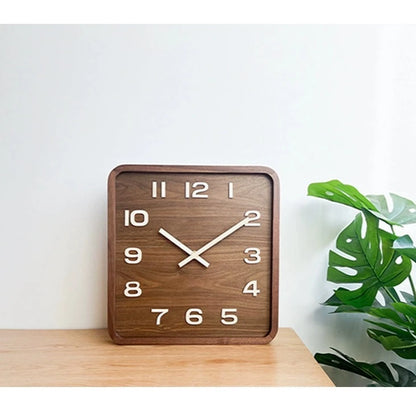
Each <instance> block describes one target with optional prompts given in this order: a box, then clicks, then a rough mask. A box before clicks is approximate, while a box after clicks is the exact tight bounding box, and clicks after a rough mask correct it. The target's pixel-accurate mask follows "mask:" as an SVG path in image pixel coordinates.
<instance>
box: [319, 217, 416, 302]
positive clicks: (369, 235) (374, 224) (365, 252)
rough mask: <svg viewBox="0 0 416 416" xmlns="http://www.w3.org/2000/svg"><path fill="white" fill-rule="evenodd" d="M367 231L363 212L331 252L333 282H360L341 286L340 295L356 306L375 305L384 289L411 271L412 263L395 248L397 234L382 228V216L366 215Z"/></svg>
mask: <svg viewBox="0 0 416 416" xmlns="http://www.w3.org/2000/svg"><path fill="white" fill-rule="evenodd" d="M364 218H365V221H366V224H365V225H366V232H365V235H364V237H363V236H362V235H361V233H362V228H363V215H361V214H358V215H357V216H356V217H355V219H354V220H353V221H352V223H351V224H350V225H348V226H347V227H346V228H345V229H344V230H343V231H341V233H340V234H339V236H338V238H337V241H336V247H337V249H338V250H339V252H340V253H341V254H338V253H336V252H334V251H332V250H331V251H330V255H329V266H328V274H327V279H328V280H329V281H331V282H333V283H347V284H348V283H359V284H361V286H360V287H359V288H358V289H355V290H348V289H345V288H339V289H337V290H336V291H335V295H336V297H337V298H338V299H339V300H340V301H341V302H342V303H344V304H346V305H351V306H354V307H356V308H362V307H365V306H371V305H372V304H373V302H374V300H375V297H376V295H377V292H378V291H379V289H381V288H389V287H394V286H396V285H398V284H400V283H401V282H403V281H404V280H405V279H406V278H407V276H408V275H409V273H410V270H411V262H410V260H409V259H407V258H406V257H403V258H400V257H401V256H400V253H398V252H396V251H395V250H393V248H392V241H393V240H394V236H392V234H390V233H387V232H386V231H383V230H380V229H379V228H378V219H377V218H376V217H374V216H373V215H371V214H364Z"/></svg>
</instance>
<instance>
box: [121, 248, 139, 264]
mask: <svg viewBox="0 0 416 416" xmlns="http://www.w3.org/2000/svg"><path fill="white" fill-rule="evenodd" d="M124 256H125V257H124V261H125V262H126V263H128V264H138V263H140V262H141V261H142V251H141V250H140V249H139V248H137V247H128V248H126V249H125V250H124Z"/></svg>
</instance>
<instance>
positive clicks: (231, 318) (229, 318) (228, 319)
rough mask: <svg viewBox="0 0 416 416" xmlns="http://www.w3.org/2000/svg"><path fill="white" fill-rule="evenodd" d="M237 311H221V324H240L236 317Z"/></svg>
mask: <svg viewBox="0 0 416 416" xmlns="http://www.w3.org/2000/svg"><path fill="white" fill-rule="evenodd" d="M235 312H237V309H234V308H232V309H222V311H221V323H222V324H223V325H235V324H236V323H237V322H238V317H237V315H234V314H235Z"/></svg>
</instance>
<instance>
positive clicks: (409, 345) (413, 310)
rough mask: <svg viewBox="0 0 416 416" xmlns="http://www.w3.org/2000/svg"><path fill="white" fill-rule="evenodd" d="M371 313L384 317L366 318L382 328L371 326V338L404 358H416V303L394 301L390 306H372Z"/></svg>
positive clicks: (369, 332)
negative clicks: (377, 319) (379, 319)
mask: <svg viewBox="0 0 416 416" xmlns="http://www.w3.org/2000/svg"><path fill="white" fill-rule="evenodd" d="M369 314H370V315H372V316H376V317H378V318H381V319H382V320H381V321H373V320H369V319H367V320H366V321H367V322H370V323H371V324H373V325H375V326H377V327H379V328H382V329H381V330H380V329H374V328H369V329H368V330H367V333H368V335H369V337H370V338H372V339H374V340H375V341H377V342H379V343H380V344H381V345H383V347H384V348H385V349H386V350H389V351H393V352H395V353H396V354H397V355H399V356H400V357H402V358H407V359H415V358H416V305H413V304H408V303H405V302H394V303H391V304H390V306H389V307H385V308H370V309H369ZM386 321H387V322H389V323H386Z"/></svg>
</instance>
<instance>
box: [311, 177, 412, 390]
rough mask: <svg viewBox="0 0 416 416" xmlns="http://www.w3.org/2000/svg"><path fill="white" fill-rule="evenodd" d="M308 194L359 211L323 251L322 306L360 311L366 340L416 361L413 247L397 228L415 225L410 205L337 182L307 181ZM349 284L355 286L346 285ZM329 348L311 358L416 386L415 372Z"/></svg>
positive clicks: (383, 382) (375, 381)
mask: <svg viewBox="0 0 416 416" xmlns="http://www.w3.org/2000/svg"><path fill="white" fill-rule="evenodd" d="M308 195H310V196H314V197H318V198H323V199H326V200H329V201H332V202H336V203H340V204H343V205H347V206H349V207H352V208H354V209H356V210H358V211H359V212H358V214H356V216H355V218H354V219H353V221H352V222H351V223H350V224H349V225H348V226H347V227H346V228H344V229H343V230H342V231H341V232H340V234H339V235H338V237H337V239H336V249H334V250H330V252H329V261H328V269H327V280H328V281H329V282H332V283H334V284H336V285H337V288H336V289H335V290H334V294H333V295H332V296H331V297H330V298H329V299H327V300H326V301H325V302H324V305H326V306H330V307H332V308H335V309H334V312H335V313H359V314H362V315H363V317H364V318H365V321H366V322H368V323H369V324H370V326H369V328H368V329H367V335H368V336H369V337H370V338H371V339H372V340H374V341H376V342H378V343H379V344H380V345H382V346H383V347H384V349H385V350H387V351H391V352H393V353H395V354H397V355H398V356H400V357H402V358H404V359H407V360H414V359H416V290H415V285H414V282H413V280H412V277H411V270H412V265H413V263H414V262H416V247H415V246H414V244H413V241H412V239H411V237H410V236H409V235H407V234H404V233H403V232H402V231H403V227H404V226H406V225H408V224H415V223H416V204H415V203H414V202H412V201H410V200H408V199H405V198H403V197H401V196H398V195H396V194H390V201H388V200H387V198H386V197H385V196H383V195H369V196H364V195H363V194H362V193H360V192H359V191H358V190H357V189H356V188H355V187H353V186H351V185H346V184H343V183H342V182H340V181H339V180H331V181H328V182H320V183H312V184H310V185H309V187H308ZM397 229H400V231H401V234H402V235H400V236H399V235H398V234H397V232H396V231H397ZM406 281H407V283H408V285H407V286H408V287H409V288H410V289H409V290H408V291H403V290H401V288H399V286H403V284H404V282H406ZM350 284H355V286H356V284H359V285H360V286H359V287H358V288H354V289H351V287H349V285H350ZM377 295H381V296H382V298H379V299H380V300H381V299H383V300H384V301H381V302H379V301H378V300H377V299H376V296H377ZM333 350H334V352H335V353H317V354H316V355H315V358H316V360H317V361H318V362H319V363H320V364H323V365H328V366H332V367H336V368H339V369H341V370H345V371H349V372H352V373H355V374H358V375H360V376H363V377H365V378H367V379H369V380H371V382H372V384H371V385H378V386H406V387H410V386H412V387H416V375H415V374H414V373H413V372H412V371H410V370H409V369H407V368H405V367H403V366H401V365H399V364H396V363H390V366H389V365H387V364H386V363H385V362H377V363H366V362H359V361H356V360H355V359H354V358H352V357H350V356H348V355H346V354H345V353H343V352H341V351H339V350H335V349H333Z"/></svg>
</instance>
